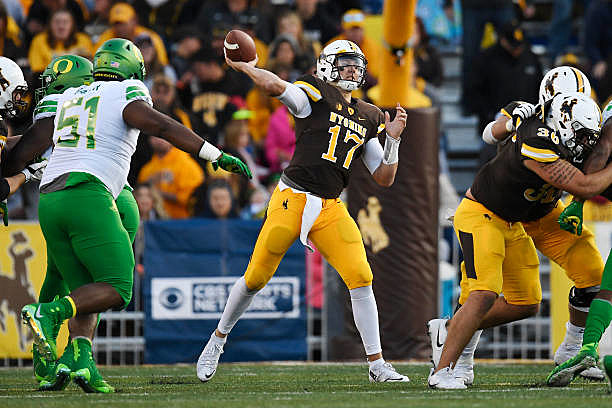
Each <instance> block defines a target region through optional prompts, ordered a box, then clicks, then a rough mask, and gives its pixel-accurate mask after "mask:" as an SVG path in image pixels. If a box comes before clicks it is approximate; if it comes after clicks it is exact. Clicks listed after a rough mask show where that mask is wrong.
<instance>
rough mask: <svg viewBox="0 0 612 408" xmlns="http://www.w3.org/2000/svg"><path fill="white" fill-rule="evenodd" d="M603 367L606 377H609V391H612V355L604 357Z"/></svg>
mask: <svg viewBox="0 0 612 408" xmlns="http://www.w3.org/2000/svg"><path fill="white" fill-rule="evenodd" d="M603 367H604V370H605V371H606V377H608V387H609V388H608V391H609V392H612V355H610V356H605V357H604V359H603Z"/></svg>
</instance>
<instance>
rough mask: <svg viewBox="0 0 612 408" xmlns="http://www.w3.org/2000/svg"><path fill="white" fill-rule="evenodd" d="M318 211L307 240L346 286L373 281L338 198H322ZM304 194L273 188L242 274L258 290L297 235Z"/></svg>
mask: <svg viewBox="0 0 612 408" xmlns="http://www.w3.org/2000/svg"><path fill="white" fill-rule="evenodd" d="M322 201H323V208H322V210H321V214H319V217H318V218H317V220H316V221H315V223H314V225H313V226H312V228H311V230H310V234H309V238H310V240H311V241H312V242H313V243H314V245H315V246H316V247H317V249H318V250H319V251H320V252H321V254H322V255H323V256H324V257H325V259H326V260H327V262H329V263H330V265H331V266H333V267H334V268H335V269H336V271H338V273H339V274H340V276H341V277H342V280H343V281H344V283H345V284H346V286H348V288H349V289H355V288H359V287H362V286H369V285H371V284H372V270H371V269H370V265H369V264H368V260H367V258H366V253H365V248H364V246H363V241H362V239H361V234H360V232H359V229H358V228H357V224H355V221H354V220H353V219H352V218H351V216H350V215H349V213H348V211H347V210H346V207H345V206H344V204H343V203H342V201H340V199H337V198H336V199H322ZM305 204H306V195H305V194H298V193H294V192H293V191H291V189H290V188H287V189H285V190H283V191H280V190H279V188H278V187H276V189H275V190H274V193H273V194H272V197H271V198H270V203H269V205H268V210H267V212H266V219H265V221H264V223H263V225H262V227H261V231H260V232H259V236H258V237H257V242H256V243H255V249H254V250H253V255H252V256H251V260H250V262H249V266H248V267H247V270H246V272H245V274H244V280H245V282H246V285H247V287H248V288H249V289H251V290H259V289H261V288H263V287H264V286H265V285H266V283H268V281H269V280H270V279H271V278H272V275H274V272H276V268H278V265H279V263H280V261H281V259H282V258H283V256H284V255H285V252H287V250H288V249H289V247H290V246H291V245H292V244H293V242H295V240H296V239H297V238H298V237H299V235H300V228H301V224H302V212H303V211H304V205H305Z"/></svg>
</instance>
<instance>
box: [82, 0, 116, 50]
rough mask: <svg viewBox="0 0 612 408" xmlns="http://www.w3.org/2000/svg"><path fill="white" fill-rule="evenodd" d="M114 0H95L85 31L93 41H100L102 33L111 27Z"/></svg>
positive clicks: (95, 42)
mask: <svg viewBox="0 0 612 408" xmlns="http://www.w3.org/2000/svg"><path fill="white" fill-rule="evenodd" d="M113 1H114V0H95V3H94V7H93V9H92V13H91V16H90V18H89V21H88V22H87V23H86V24H85V28H84V30H83V31H84V32H85V33H86V34H87V35H89V37H90V38H91V42H92V43H94V44H97V43H98V40H99V39H100V36H101V35H102V33H103V32H104V31H106V30H108V29H109V28H111V26H110V23H109V21H108V17H109V14H110V9H111V7H112V6H113Z"/></svg>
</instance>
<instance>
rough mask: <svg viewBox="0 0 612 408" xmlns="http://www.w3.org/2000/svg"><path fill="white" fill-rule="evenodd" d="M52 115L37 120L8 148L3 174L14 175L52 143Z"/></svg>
mask: <svg viewBox="0 0 612 408" xmlns="http://www.w3.org/2000/svg"><path fill="white" fill-rule="evenodd" d="M53 128H54V123H53V117H52V116H51V117H47V118H44V119H40V120H37V121H36V122H34V124H33V125H32V126H30V127H29V128H28V129H27V130H26V131H25V132H24V133H23V135H22V136H21V138H20V139H19V140H18V141H17V143H16V144H15V145H14V146H13V148H12V149H10V151H9V154H8V155H7V160H6V163H3V165H2V168H3V174H9V175H15V174H17V173H19V172H20V171H21V170H22V169H24V168H26V166H27V165H28V163H30V162H32V160H34V159H36V158H37V157H39V156H40V155H42V154H43V153H44V152H45V151H46V150H47V149H48V148H49V147H50V146H51V145H52V144H53V140H52V137H53Z"/></svg>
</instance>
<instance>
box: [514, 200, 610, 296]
mask: <svg viewBox="0 0 612 408" xmlns="http://www.w3.org/2000/svg"><path fill="white" fill-rule="evenodd" d="M564 208H565V207H564V206H563V204H562V203H561V201H559V204H558V205H557V207H556V208H554V209H553V210H552V211H551V212H549V213H548V214H546V216H544V217H542V218H540V219H539V220H537V221H532V222H524V223H523V227H524V228H525V232H526V233H527V235H529V236H530V237H531V239H532V240H533V243H534V244H535V246H536V248H537V249H538V251H540V252H541V253H542V254H544V255H545V256H546V257H548V258H549V259H550V260H551V261H554V262H555V263H557V264H558V265H559V266H561V267H562V268H563V269H564V270H565V273H566V275H567V277H568V278H570V280H571V281H572V282H574V285H575V286H576V287H577V288H588V287H591V286H596V285H599V284H600V283H601V277H602V275H603V269H604V262H603V259H602V258H601V254H600V253H599V250H598V249H597V245H596V244H595V236H594V235H593V233H592V232H591V231H590V230H589V229H588V228H586V227H583V228H582V234H581V235H580V236H578V235H576V234H572V233H569V232H567V231H564V230H562V229H561V228H560V227H559V223H558V222H557V219H558V218H559V215H560V214H561V212H562V211H563V209H564Z"/></svg>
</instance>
